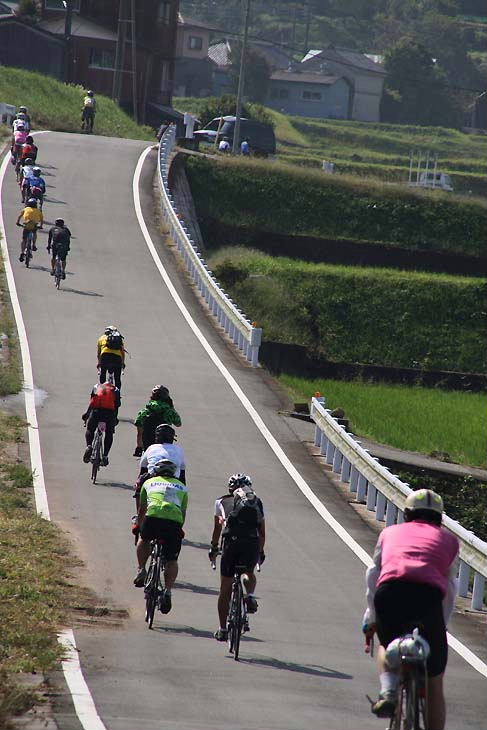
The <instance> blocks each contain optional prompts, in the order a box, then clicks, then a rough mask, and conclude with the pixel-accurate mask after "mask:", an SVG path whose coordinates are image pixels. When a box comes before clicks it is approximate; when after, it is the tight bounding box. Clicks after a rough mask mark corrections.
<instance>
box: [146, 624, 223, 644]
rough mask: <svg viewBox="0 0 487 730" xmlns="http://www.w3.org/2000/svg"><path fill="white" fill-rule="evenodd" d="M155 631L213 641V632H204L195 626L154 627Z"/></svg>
mask: <svg viewBox="0 0 487 730" xmlns="http://www.w3.org/2000/svg"><path fill="white" fill-rule="evenodd" d="M153 631H160V632H161V633H163V634H187V635H188V636H196V637H198V638H200V639H213V641H214V640H215V639H214V637H213V632H212V631H203V629H196V628H195V627H194V626H175V625H172V626H170V625H166V626H153Z"/></svg>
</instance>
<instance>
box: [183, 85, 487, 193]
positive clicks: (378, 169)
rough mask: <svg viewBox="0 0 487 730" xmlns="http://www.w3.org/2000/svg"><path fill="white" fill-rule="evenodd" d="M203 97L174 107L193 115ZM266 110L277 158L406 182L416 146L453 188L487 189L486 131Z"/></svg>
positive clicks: (486, 191) (475, 191)
mask: <svg viewBox="0 0 487 730" xmlns="http://www.w3.org/2000/svg"><path fill="white" fill-rule="evenodd" d="M203 101H204V100H201V99H191V98H177V99H174V106H175V107H176V108H177V109H180V110H182V111H190V112H193V113H194V114H198V111H199V109H200V108H201V105H202V103H203ZM266 111H267V113H268V114H269V116H270V117H271V118H272V119H273V121H274V125H275V133H276V138H277V142H278V156H279V159H280V160H281V161H282V162H286V163H290V164H293V165H299V166H304V167H311V168H313V167H314V168H321V165H322V161H323V160H328V161H331V162H334V163H335V165H336V171H337V173H338V174H339V175H343V174H345V175H353V176H358V177H365V178H374V179H377V180H382V181H385V182H398V183H406V182H407V180H408V175H409V154H410V152H411V150H416V151H418V150H421V152H422V154H423V157H424V155H425V154H426V152H431V153H433V154H435V153H438V155H439V166H438V169H439V170H441V171H442V172H448V173H449V174H450V175H451V176H452V179H453V183H454V187H455V190H457V191H458V192H466V191H471V192H472V193H473V194H474V195H485V194H486V193H487V176H486V174H485V165H484V163H483V160H484V159H485V156H486V155H487V138H486V137H485V135H471V134H465V133H463V132H460V131H458V130H456V129H447V128H445V127H420V126H414V125H401V124H380V123H375V122H356V121H345V120H334V119H312V118H309V119H307V118H304V117H293V116H288V115H286V114H282V113H281V112H278V111H274V110H273V109H269V108H266ZM416 161H417V157H416ZM423 169H424V162H423ZM321 174H323V173H321Z"/></svg>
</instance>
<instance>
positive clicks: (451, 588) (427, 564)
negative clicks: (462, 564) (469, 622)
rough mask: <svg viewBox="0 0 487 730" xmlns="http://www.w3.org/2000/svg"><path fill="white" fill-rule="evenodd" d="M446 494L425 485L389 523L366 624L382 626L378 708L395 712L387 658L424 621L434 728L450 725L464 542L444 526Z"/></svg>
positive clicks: (367, 630) (372, 575)
mask: <svg viewBox="0 0 487 730" xmlns="http://www.w3.org/2000/svg"><path fill="white" fill-rule="evenodd" d="M442 514H443V500H442V498H441V497H440V495H439V494H436V493H435V492H433V491H431V490H430V489H419V490H418V491H416V492H411V494H410V495H409V496H408V498H407V499H406V503H405V506H404V522H403V523H402V524H398V525H391V526H390V527H386V528H385V529H384V530H383V531H382V532H381V534H380V536H379V540H378V541H377V545H376V547H375V551H374V558H373V559H374V564H373V565H372V566H371V567H370V568H369V569H368V570H367V577H366V582H367V593H366V596H367V609H366V611H365V614H364V618H363V625H362V630H363V632H364V634H365V635H366V636H367V637H371V636H372V635H373V634H374V632H377V635H378V637H379V641H380V647H379V651H378V655H377V661H378V665H379V673H380V693H379V698H378V700H377V702H375V703H374V704H373V705H372V712H373V713H374V714H375V715H377V717H392V716H393V714H394V710H395V705H396V699H397V698H396V689H397V684H398V676H397V674H396V672H394V671H392V670H391V668H390V667H389V666H388V665H387V663H386V661H385V650H386V648H387V646H388V644H389V643H390V642H391V641H392V640H393V639H396V638H398V637H399V636H402V635H403V634H405V633H408V632H410V631H411V630H412V629H413V628H414V627H415V626H418V624H419V629H420V633H421V635H422V636H424V638H425V639H426V640H427V641H428V643H429V645H430V649H431V653H430V656H429V658H428V662H427V672H428V729H429V730H443V729H444V727H445V698H444V694H443V675H444V672H445V668H446V663H447V657H448V644H447V638H446V625H447V623H448V621H449V619H450V616H451V614H452V612H453V606H454V603H455V596H456V592H457V571H458V552H459V544H458V540H457V538H456V537H455V536H454V535H452V534H451V533H449V532H447V530H446V529H445V528H443V527H441V521H442Z"/></svg>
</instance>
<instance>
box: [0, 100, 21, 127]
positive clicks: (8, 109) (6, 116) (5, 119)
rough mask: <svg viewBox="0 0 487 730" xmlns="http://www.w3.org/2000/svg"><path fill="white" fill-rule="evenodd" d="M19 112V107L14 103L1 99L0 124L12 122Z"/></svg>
mask: <svg viewBox="0 0 487 730" xmlns="http://www.w3.org/2000/svg"><path fill="white" fill-rule="evenodd" d="M16 114H17V108H16V107H15V106H13V104H5V102H3V101H0V124H8V125H9V126H10V125H11V124H12V122H13V120H14V119H15V115H16Z"/></svg>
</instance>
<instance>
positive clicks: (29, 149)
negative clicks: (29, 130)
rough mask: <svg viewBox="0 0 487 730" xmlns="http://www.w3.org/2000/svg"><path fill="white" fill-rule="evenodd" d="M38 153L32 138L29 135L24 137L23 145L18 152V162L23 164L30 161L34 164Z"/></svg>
mask: <svg viewBox="0 0 487 730" xmlns="http://www.w3.org/2000/svg"><path fill="white" fill-rule="evenodd" d="M38 152H39V148H38V147H37V145H35V144H34V138H33V137H31V136H30V134H29V135H28V136H27V137H26V139H25V142H24V144H23V145H22V149H21V152H20V160H21V162H24V161H25V160H27V159H29V157H30V159H31V160H33V161H34V162H35V161H36V159H37V154H38Z"/></svg>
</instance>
